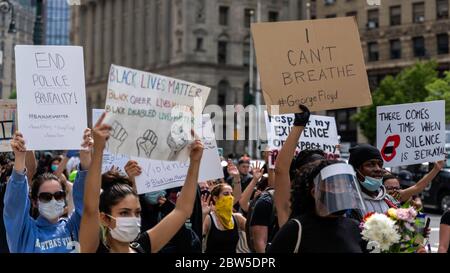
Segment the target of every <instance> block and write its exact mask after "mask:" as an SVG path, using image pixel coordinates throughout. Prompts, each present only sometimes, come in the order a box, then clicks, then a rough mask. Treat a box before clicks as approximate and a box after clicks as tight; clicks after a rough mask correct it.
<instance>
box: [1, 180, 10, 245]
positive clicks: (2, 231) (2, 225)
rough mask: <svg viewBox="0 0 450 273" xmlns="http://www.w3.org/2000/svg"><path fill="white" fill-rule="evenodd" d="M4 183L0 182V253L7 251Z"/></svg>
mask: <svg viewBox="0 0 450 273" xmlns="http://www.w3.org/2000/svg"><path fill="white" fill-rule="evenodd" d="M5 192H6V183H1V182H0V253H9V248H8V243H7V242H6V230H5V223H4V222H3V207H4V204H3V200H4V199H5Z"/></svg>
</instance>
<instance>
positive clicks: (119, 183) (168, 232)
mask: <svg viewBox="0 0 450 273" xmlns="http://www.w3.org/2000/svg"><path fill="white" fill-rule="evenodd" d="M104 118H105V114H103V115H102V116H101V117H100V119H99V120H98V122H97V124H96V125H95V128H94V129H93V136H94V153H93V159H92V164H91V166H90V168H89V172H88V174H87V178H86V180H87V182H86V183H87V184H86V189H85V199H84V203H85V206H84V214H83V218H82V220H81V228H80V248H81V252H86V253H92V252H96V251H97V249H99V246H100V249H103V250H102V251H104V252H110V253H130V252H145V253H150V252H152V253H155V252H158V251H159V250H160V249H161V248H162V247H164V245H166V243H167V242H169V240H170V239H171V238H172V237H173V236H174V235H175V234H176V233H177V232H178V231H179V229H180V227H181V226H182V225H183V224H185V222H186V220H187V219H188V218H189V217H190V216H191V213H192V210H193V206H194V200H195V193H196V188H197V180H198V172H199V168H200V160H201V158H202V154H203V145H202V143H201V142H200V141H199V140H196V141H194V143H193V144H192V146H191V152H190V165H189V169H188V173H187V176H186V182H185V184H184V186H183V189H182V190H181V194H180V196H179V197H178V200H177V203H176V207H175V209H174V210H173V211H172V212H171V213H170V214H169V215H167V216H166V217H164V218H163V219H162V220H161V221H160V222H159V223H158V224H157V225H156V226H154V227H153V228H152V229H150V230H147V231H145V232H140V222H141V219H140V212H141V207H140V204H139V198H138V195H137V193H136V191H134V190H133V187H132V185H131V181H130V180H129V179H128V178H126V177H121V176H116V177H115V179H114V180H112V181H109V183H104V182H106V181H102V180H101V167H102V157H103V150H104V148H105V145H106V141H107V139H108V138H109V136H110V130H111V126H109V125H107V124H102V122H103V120H104ZM100 183H102V188H103V192H102V193H101V194H100V195H99V192H100V188H101V185H100ZM100 219H101V225H102V226H103V231H104V232H103V238H102V242H100V238H99V231H100Z"/></svg>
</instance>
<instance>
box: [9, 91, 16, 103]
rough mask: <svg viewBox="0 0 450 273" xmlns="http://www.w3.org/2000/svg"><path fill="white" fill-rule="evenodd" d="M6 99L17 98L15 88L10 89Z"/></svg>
mask: <svg viewBox="0 0 450 273" xmlns="http://www.w3.org/2000/svg"><path fill="white" fill-rule="evenodd" d="M8 99H10V100H15V99H17V93H16V90H15V89H13V90H12V91H11V94H9V97H8Z"/></svg>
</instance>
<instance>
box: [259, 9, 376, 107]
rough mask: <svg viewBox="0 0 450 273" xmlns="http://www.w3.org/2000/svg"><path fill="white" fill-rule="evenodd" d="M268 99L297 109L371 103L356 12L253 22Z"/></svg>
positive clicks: (264, 89) (261, 73)
mask: <svg viewBox="0 0 450 273" xmlns="http://www.w3.org/2000/svg"><path fill="white" fill-rule="evenodd" d="M251 29H252V34H253V39H254V41H255V50H256V57H257V61H258V69H259V72H260V75H261V83H262V89H263V94H264V100H265V102H266V105H268V106H269V109H272V108H271V107H272V106H279V113H272V112H271V113H272V114H287V113H296V112H297V111H298V105H299V104H304V105H306V106H308V107H309V109H310V110H311V111H318V110H328V109H340V108H349V107H355V106H364V105H369V104H372V97H371V94H370V89H369V84H368V80H367V72H366V67H365V65H364V55H363V51H362V48H361V42H360V37H359V33H358V27H357V25H356V22H355V20H354V19H353V18H352V17H344V18H335V19H321V20H305V21H291V22H275V23H257V24H252V27H251Z"/></svg>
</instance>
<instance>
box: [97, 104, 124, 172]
mask: <svg viewBox="0 0 450 273" xmlns="http://www.w3.org/2000/svg"><path fill="white" fill-rule="evenodd" d="M103 112H105V110H103V109H92V124H93V126H94V125H95V124H96V123H97V121H98V119H99V118H100V116H101V115H102V114H103ZM129 160H130V157H129V156H126V155H121V154H111V153H109V152H108V151H107V150H106V148H105V150H104V151H103V160H102V173H106V172H107V171H109V170H111V169H112V168H116V169H118V170H119V172H120V173H121V174H123V175H126V173H125V165H126V164H127V162H128V161H129Z"/></svg>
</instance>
